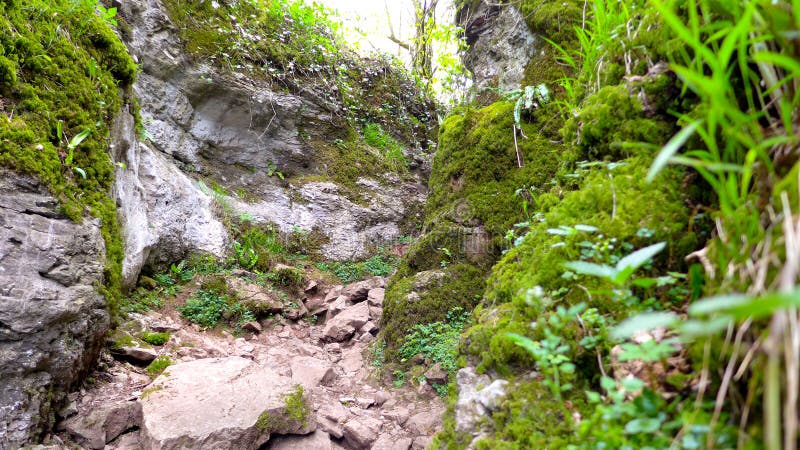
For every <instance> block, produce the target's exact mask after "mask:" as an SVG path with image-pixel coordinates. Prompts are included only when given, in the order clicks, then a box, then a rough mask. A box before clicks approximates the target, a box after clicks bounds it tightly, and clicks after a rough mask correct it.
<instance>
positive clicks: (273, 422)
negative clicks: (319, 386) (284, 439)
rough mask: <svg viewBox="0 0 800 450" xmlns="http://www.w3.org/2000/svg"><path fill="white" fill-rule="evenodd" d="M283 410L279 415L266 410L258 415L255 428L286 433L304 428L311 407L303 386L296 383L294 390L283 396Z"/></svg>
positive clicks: (268, 431) (266, 432)
mask: <svg viewBox="0 0 800 450" xmlns="http://www.w3.org/2000/svg"><path fill="white" fill-rule="evenodd" d="M284 406H285V410H284V411H283V413H282V414H280V415H275V414H273V413H271V412H270V411H269V410H266V411H264V412H262V413H261V415H259V416H258V420H257V421H256V428H258V429H259V430H260V431H261V432H262V433H265V434H272V433H286V432H289V431H291V430H293V429H296V428H297V427H298V426H299V428H305V427H306V426H307V425H308V418H309V417H310V415H311V407H310V405H309V404H308V399H307V398H306V395H305V390H304V389H303V386H301V385H299V384H298V385H297V386H295V388H294V390H293V391H292V392H291V393H289V394H286V395H285V396H284Z"/></svg>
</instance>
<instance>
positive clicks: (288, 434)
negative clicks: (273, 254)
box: [50, 274, 444, 450]
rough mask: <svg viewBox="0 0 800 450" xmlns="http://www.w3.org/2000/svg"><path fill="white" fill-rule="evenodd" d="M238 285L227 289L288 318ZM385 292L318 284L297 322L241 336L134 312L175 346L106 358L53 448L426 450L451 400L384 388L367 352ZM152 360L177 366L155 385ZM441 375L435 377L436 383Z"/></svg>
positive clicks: (265, 296) (369, 283) (379, 282)
mask: <svg viewBox="0 0 800 450" xmlns="http://www.w3.org/2000/svg"><path fill="white" fill-rule="evenodd" d="M239 275H241V277H240V278H234V279H232V280H230V281H229V288H231V289H234V290H235V291H236V292H237V293H241V294H244V295H242V296H241V298H245V299H250V300H251V301H254V302H262V303H264V304H265V305H267V308H269V310H270V311H272V312H278V313H279V312H283V308H284V307H283V306H282V304H281V303H280V302H276V301H275V299H274V298H273V297H272V296H271V295H270V293H268V292H263V291H262V290H261V288H260V287H259V286H258V285H256V284H253V283H250V282H249V281H248V280H247V277H246V274H239ZM385 284H386V280H385V279H384V278H380V277H375V278H370V279H367V280H365V281H361V282H358V283H354V284H350V285H348V286H334V287H325V286H323V285H322V283H321V282H311V283H309V284H308V286H306V289H305V294H306V298H305V299H304V302H303V305H302V306H300V307H295V308H292V310H294V311H298V310H299V312H297V313H294V314H284V315H283V316H276V317H278V318H277V319H269V320H262V321H260V322H253V323H249V324H247V325H246V326H245V329H246V330H247V331H248V333H246V334H245V335H244V336H243V337H234V336H233V335H231V334H230V333H228V332H225V331H206V332H204V331H201V330H200V329H199V328H198V327H197V326H196V325H192V324H189V323H186V322H184V321H183V320H182V319H180V317H179V316H178V315H177V313H175V312H164V313H156V312H150V313H148V314H147V315H137V314H133V315H132V316H131V320H132V321H133V322H136V324H135V325H136V326H135V327H134V328H136V329H146V330H150V331H159V330H161V331H170V332H171V336H170V339H169V341H168V342H167V343H165V344H164V345H163V346H153V347H152V348H139V347H136V346H131V347H123V348H118V349H116V350H115V354H114V355H113V357H112V356H111V355H110V354H105V355H103V358H102V361H101V368H100V370H98V371H97V372H96V373H95V374H94V375H93V376H94V377H95V378H96V382H95V384H94V385H92V386H91V387H89V388H84V389H82V390H81V391H80V392H77V393H73V394H72V395H71V396H70V399H71V400H72V402H71V403H70V405H69V406H68V407H67V408H65V409H64V410H63V411H62V412H61V413H60V415H61V416H62V417H63V418H64V419H63V420H62V421H61V423H60V426H59V428H58V429H59V433H58V434H57V435H55V436H53V437H52V438H51V439H50V441H51V442H64V443H65V446H69V448H74V447H75V446H76V445H77V446H79V447H81V448H86V449H110V450H113V449H118V450H133V449H164V450H167V449H169V450H172V449H189V448H191V449H230V450H235V449H257V448H265V449H275V450H292V449H297V450H300V449H303V450H317V449H325V450H328V449H331V450H333V449H352V450H368V449H376V450H409V449H422V448H425V447H427V446H428V445H429V444H430V443H431V440H432V436H433V435H434V434H435V433H436V432H437V431H438V430H439V429H440V427H441V416H442V414H443V411H444V405H443V403H442V401H441V400H440V399H439V398H438V397H436V396H435V394H434V392H433V391H432V389H430V387H427V388H425V386H423V387H421V388H419V389H417V388H413V387H408V388H402V389H395V388H387V387H384V386H382V385H381V384H380V382H379V381H378V380H377V378H378V377H377V376H375V373H374V372H375V368H373V367H371V366H370V364H369V361H368V359H369V357H368V355H366V354H365V350H366V349H367V347H368V344H369V342H370V341H371V340H372V339H374V337H375V334H377V332H378V330H379V327H380V318H381V313H382V311H383V310H382V306H383V298H384V293H385V291H384V288H385ZM298 306H299V305H298ZM285 317H293V318H295V319H296V321H292V320H287V319H286V318H285ZM301 318H305V319H307V320H299V319H301ZM313 318H316V319H313ZM145 353H146V355H145ZM151 356H152V357H153V358H156V357H169V358H170V359H171V360H172V365H170V366H169V367H167V369H166V370H165V371H164V372H163V373H162V374H161V375H160V376H158V377H157V378H156V379H155V380H151V379H150V377H148V376H147V375H144V374H143V369H142V368H141V367H142V363H143V362H146V361H147V360H149V359H150V357H151ZM140 357H141V358H140ZM137 364H138V365H137ZM440 371H441V370H440V369H437V368H436V367H432V368H431V369H430V370H429V372H430V375H431V377H432V379H438V378H437V377H438V375H441V374H439V372H440ZM299 387H302V389H299ZM293 396H295V397H293ZM290 399H293V400H290ZM298 411H300V412H303V411H304V413H303V414H300V412H298ZM303 415H304V417H300V416H303ZM53 448H61V446H59V445H56V446H55V447H53Z"/></svg>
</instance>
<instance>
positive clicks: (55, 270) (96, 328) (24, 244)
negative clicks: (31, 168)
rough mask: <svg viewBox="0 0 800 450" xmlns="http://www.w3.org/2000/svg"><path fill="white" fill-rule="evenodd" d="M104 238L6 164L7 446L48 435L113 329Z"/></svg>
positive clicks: (2, 261) (0, 338)
mask: <svg viewBox="0 0 800 450" xmlns="http://www.w3.org/2000/svg"><path fill="white" fill-rule="evenodd" d="M104 261H105V243H104V241H103V238H102V235H101V233H100V224H99V222H98V221H97V220H94V221H90V220H85V221H84V222H83V223H75V222H73V221H72V220H70V219H68V218H66V217H64V216H63V215H62V214H61V213H60V212H59V204H58V202H57V201H56V199H55V198H53V197H52V196H51V195H50V194H49V193H48V192H47V190H46V189H44V188H43V187H42V186H41V185H40V184H39V183H38V182H37V181H36V180H34V179H32V178H30V177H28V176H22V175H18V174H15V173H13V172H10V171H7V170H1V169H0V449H5V448H14V447H16V446H18V445H20V444H23V443H25V442H27V441H28V440H29V439H32V438H35V437H36V436H37V435H40V434H42V433H44V432H45V431H46V430H47V429H48V428H49V426H50V425H52V421H53V408H54V407H55V406H56V405H58V404H59V402H60V400H62V399H63V396H64V393H65V392H66V391H67V389H68V388H69V387H70V386H71V385H72V384H74V383H75V382H76V381H77V380H79V379H80V378H81V377H82V376H83V375H84V374H85V373H86V372H87V370H88V369H89V367H90V365H91V364H92V363H93V362H94V360H95V358H96V356H97V354H98V353H99V351H100V347H101V345H102V339H103V336H104V335H105V332H106V331H107V330H108V327H109V316H108V313H107V312H106V302H105V299H104V297H103V296H102V295H101V294H100V293H98V291H97V287H98V286H100V285H101V284H102V283H103V269H104Z"/></svg>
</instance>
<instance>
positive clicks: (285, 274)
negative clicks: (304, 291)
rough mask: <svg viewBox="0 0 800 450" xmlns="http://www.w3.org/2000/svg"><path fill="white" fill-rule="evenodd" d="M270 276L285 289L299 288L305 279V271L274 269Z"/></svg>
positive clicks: (284, 267) (285, 267)
mask: <svg viewBox="0 0 800 450" xmlns="http://www.w3.org/2000/svg"><path fill="white" fill-rule="evenodd" d="M271 275H273V276H274V279H275V281H276V282H277V283H278V284H280V285H282V286H286V287H300V286H301V285H302V284H303V282H304V281H305V279H306V273H305V271H303V270H302V269H298V268H296V267H289V266H279V267H276V268H275V269H273V271H272V273H271Z"/></svg>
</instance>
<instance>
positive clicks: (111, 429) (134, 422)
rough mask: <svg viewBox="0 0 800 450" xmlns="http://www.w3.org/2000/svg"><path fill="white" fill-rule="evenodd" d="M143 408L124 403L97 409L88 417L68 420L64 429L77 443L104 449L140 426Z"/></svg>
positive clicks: (135, 404) (77, 416)
mask: <svg viewBox="0 0 800 450" xmlns="http://www.w3.org/2000/svg"><path fill="white" fill-rule="evenodd" d="M141 422H142V406H141V405H140V404H139V402H123V403H118V404H115V405H110V406H105V407H100V408H97V409H95V410H93V411H91V412H90V413H89V414H88V415H86V416H83V415H76V416H73V417H72V418H70V419H68V420H67V421H66V422H65V424H64V427H65V429H66V431H67V433H69V434H70V435H71V436H72V438H73V439H75V441H76V442H78V443H79V444H81V445H82V446H83V447H86V448H90V449H103V448H105V446H106V443H108V442H111V441H112V440H114V439H116V438H117V436H119V435H121V434H122V433H124V432H126V431H128V430H130V429H132V428H137V427H139V426H140V424H141Z"/></svg>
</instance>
